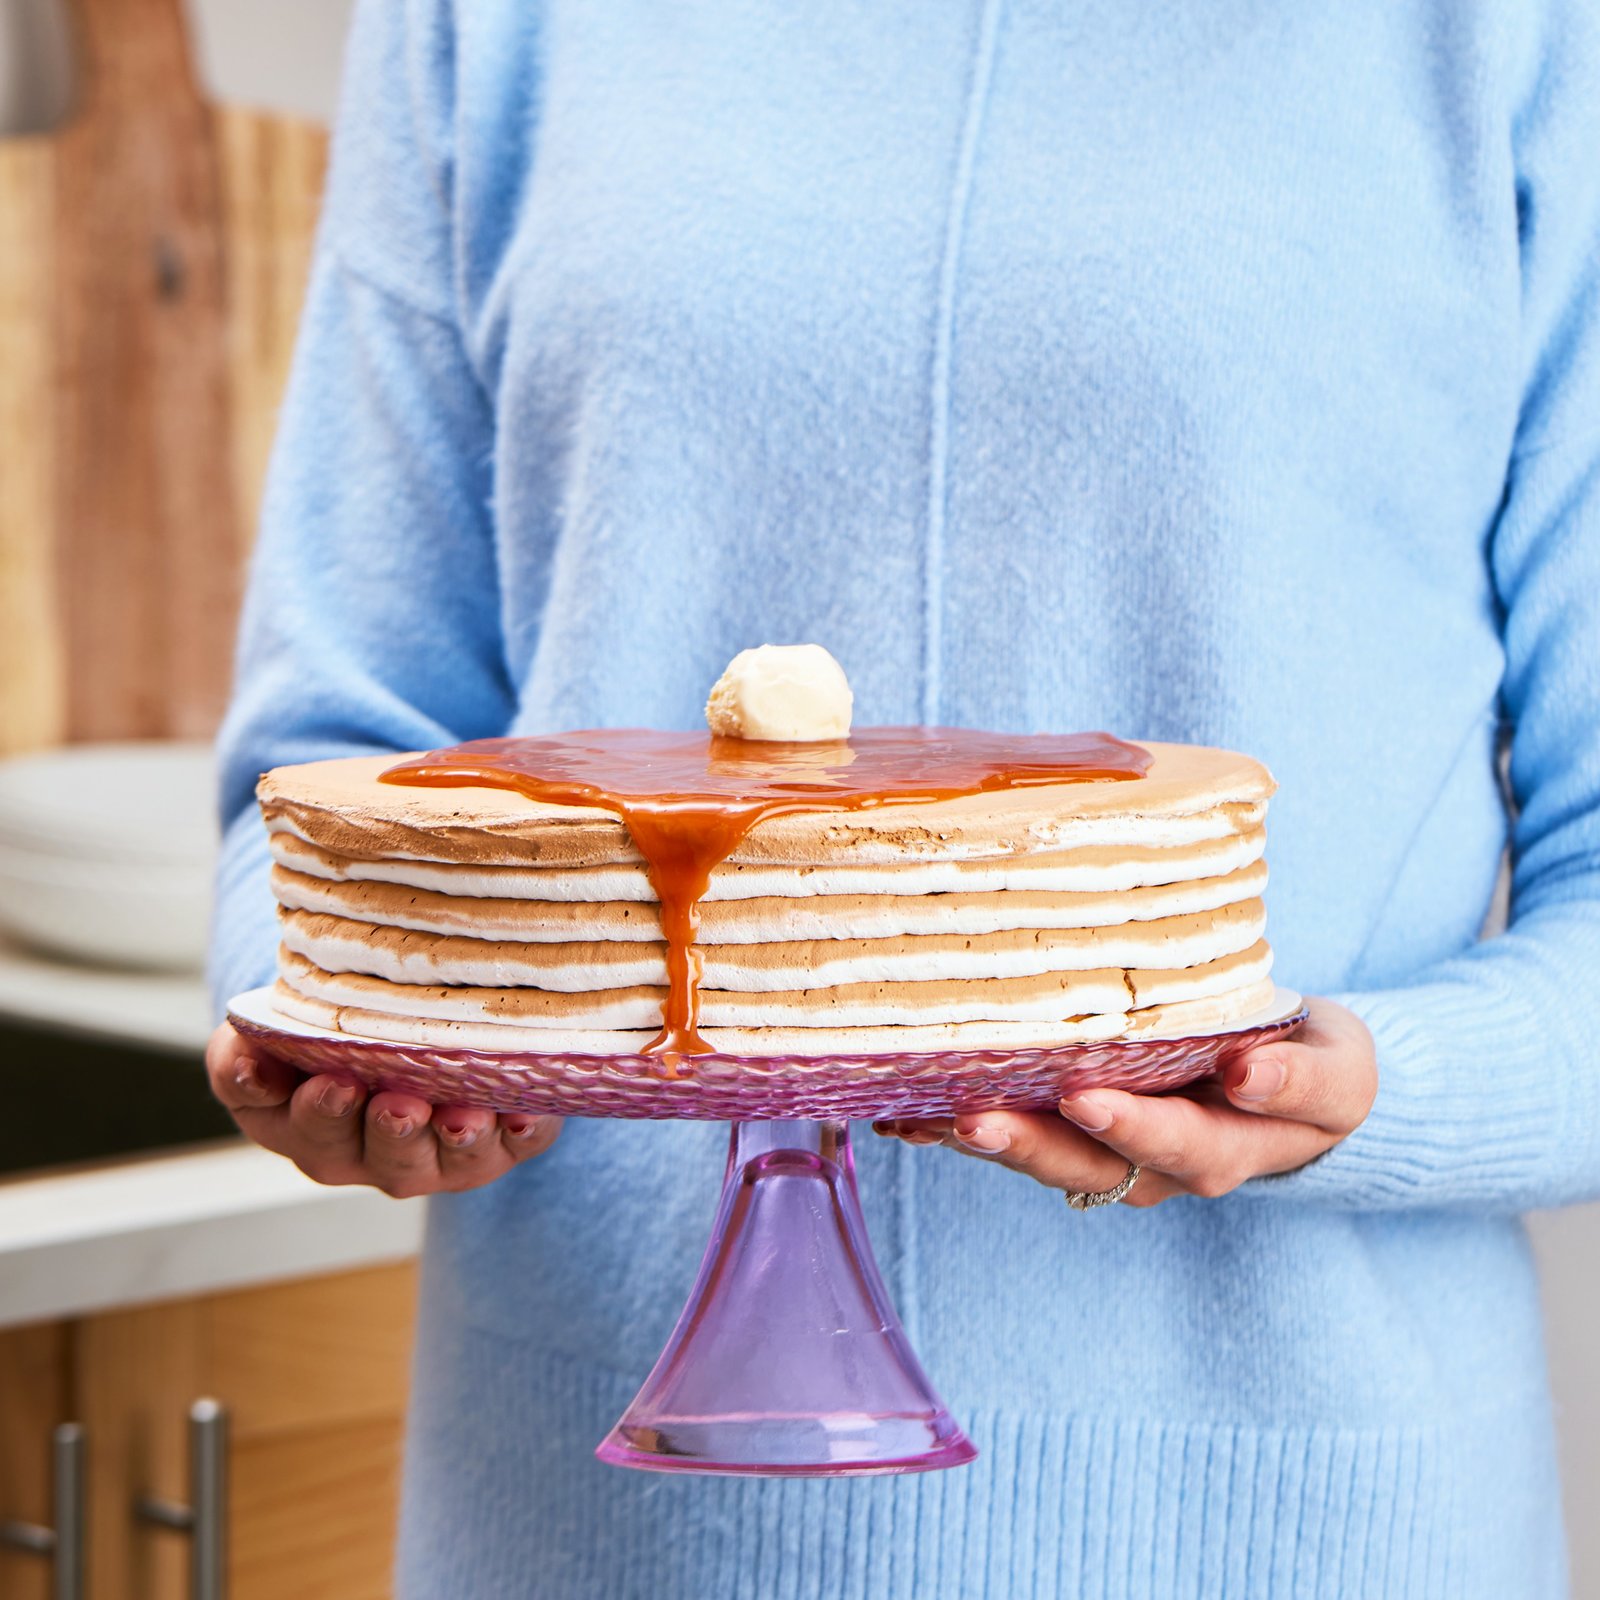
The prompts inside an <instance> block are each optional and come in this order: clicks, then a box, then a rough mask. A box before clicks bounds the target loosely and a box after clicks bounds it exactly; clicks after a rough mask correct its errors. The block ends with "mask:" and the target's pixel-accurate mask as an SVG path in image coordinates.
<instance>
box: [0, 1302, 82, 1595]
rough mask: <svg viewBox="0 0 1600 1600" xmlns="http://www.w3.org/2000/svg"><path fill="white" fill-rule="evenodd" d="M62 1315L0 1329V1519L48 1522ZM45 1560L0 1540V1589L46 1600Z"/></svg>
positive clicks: (63, 1358)
mask: <svg viewBox="0 0 1600 1600" xmlns="http://www.w3.org/2000/svg"><path fill="white" fill-rule="evenodd" d="M70 1375H71V1374H70V1367H69V1334H68V1329H67V1327H66V1325H65V1324H64V1323H41V1324H39V1325H37V1326H35V1327H28V1328H11V1329H6V1330H4V1331H0V1519H3V1520H11V1519H15V1520H17V1521H21V1522H33V1523H38V1524H39V1525H40V1526H43V1527H48V1526H49V1525H50V1522H51V1519H52V1517H53V1515H54V1508H53V1506H52V1505H51V1498H52V1493H51V1490H52V1486H51V1481H50V1436H51V1434H52V1433H53V1432H54V1430H55V1428H56V1425H57V1424H58V1423H62V1422H70V1421H71V1420H72V1418H71V1415H70V1413H69V1409H68V1408H69V1406H70V1404H71V1396H70V1393H69V1386H70ZM49 1594H50V1565H49V1563H48V1562H46V1561H41V1560H40V1559H39V1558H38V1556H34V1555H28V1554H26V1553H24V1552H22V1551H16V1550H8V1549H6V1548H5V1546H3V1545H0V1595H4V1596H5V1597H6V1600H49Z"/></svg>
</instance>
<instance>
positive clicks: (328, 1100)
mask: <svg viewBox="0 0 1600 1600" xmlns="http://www.w3.org/2000/svg"><path fill="white" fill-rule="evenodd" d="M365 1098H366V1095H365V1094H364V1092H363V1091H362V1089H361V1087H360V1085H359V1084H354V1083H347V1082H345V1081H344V1080H343V1079H341V1078H330V1077H326V1076H320V1075H319V1076H317V1077H314V1078H307V1079H306V1081H305V1082H304V1083H302V1084H301V1085H300V1087H299V1088H298V1089H296V1090H295V1092H294V1097H293V1098H292V1099H291V1100H290V1102H289V1106H288V1111H287V1113H286V1117H285V1120H286V1123H287V1128H286V1130H285V1133H284V1136H283V1142H282V1143H278V1144H273V1145H271V1146H269V1148H270V1149H274V1150H278V1151H281V1153H282V1154H284V1155H287V1156H289V1157H290V1158H291V1159H292V1160H293V1161H294V1163H295V1165H296V1166H297V1167H299V1168H300V1170H301V1171H302V1172H304V1173H305V1174H306V1176H307V1177H310V1178H315V1179H316V1180H317V1182H318V1183H360V1182H362V1170H361V1157H362V1144H363V1136H362V1128H361V1105H362V1102H363V1101H364V1100H365Z"/></svg>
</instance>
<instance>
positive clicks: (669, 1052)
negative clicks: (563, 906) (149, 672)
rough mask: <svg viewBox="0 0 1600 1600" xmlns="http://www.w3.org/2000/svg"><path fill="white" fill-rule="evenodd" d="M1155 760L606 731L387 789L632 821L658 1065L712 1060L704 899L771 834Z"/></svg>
mask: <svg viewBox="0 0 1600 1600" xmlns="http://www.w3.org/2000/svg"><path fill="white" fill-rule="evenodd" d="M1149 765H1150V756H1149V753H1148V751H1145V750H1142V749H1140V748H1139V746H1137V745H1132V744H1127V743H1125V742H1124V741H1123V740H1121V739H1115V738H1113V737H1112V736H1111V735H1110V734H1108V733H1074V734H1048V733H1039V734H1006V733H979V732H975V731H971V730H968V729H965V728H862V729H859V730H858V731H857V732H855V733H852V734H851V735H850V737H849V738H848V739H842V740H838V741H831V742H826V743H817V744H777V743H766V742H761V741H757V740H748V739H724V738H717V737H715V736H713V735H711V734H707V733H652V732H650V731H648V730H647V729H642V728H619V729H599V730H594V731H589V732H584V733H566V734H559V735H553V736H549V737H540V738H526V739H476V740H473V741H472V742H471V743H469V744H460V745H456V746H454V747H453V748H451V749H448V750H435V751H432V752H431V753H430V754H428V755H423V756H417V757H414V758H412V759H411V760H408V761H402V762H399V763H398V764H397V765H395V766H393V767H390V768H389V769H388V770H387V771H385V772H384V773H383V774H382V781H383V782H385V783H397V784H413V785H419V786H422V787H428V788H488V789H512V790H515V791H516V792H517V793H518V794H523V795H526V796H527V797H528V798H529V799H530V800H536V801H541V802H544V803H546V804H551V805H569V806H595V807H597V808H599V809H601V810H604V811H610V812H613V813H614V814H615V815H616V816H617V817H619V818H620V819H621V820H622V823H623V825H624V826H625V827H626V828H627V830H628V833H629V835H630V836H631V837H632V839H633V842H634V844H635V846H636V847H637V848H638V851H639V854H640V855H642V856H643V857H644V860H645V867H646V870H647V871H648V873H649V877H650V883H651V886H652V887H653V888H654V889H655V892H656V899H657V900H658V901H659V902H660V906H661V930H662V933H663V935H664V936H665V938H666V944H667V977H668V985H667V1000H666V1006H665V1008H664V1014H663V1017H662V1027H661V1032H660V1034H659V1035H658V1036H657V1037H656V1038H655V1039H654V1040H653V1041H652V1042H651V1043H650V1044H649V1045H648V1046H647V1048H646V1053H647V1054H651V1055H660V1056H664V1057H666V1058H667V1059H668V1063H669V1065H670V1063H671V1060H672V1058H674V1057H677V1056H687V1055H704V1054H706V1053H708V1052H709V1051H710V1049H711V1046H710V1045H708V1044H707V1043H706V1042H705V1040H704V1039H702V1038H701V1037H700V1032H699V1017H700V969H701V954H700V949H699V945H698V936H699V931H700V900H701V897H702V896H703V895H704V894H705V892H706V889H707V887H708V886H709V885H710V882H711V874H712V873H713V872H714V871H715V870H716V868H717V867H718V866H719V865H720V864H721V863H722V862H724V861H726V860H727V859H728V857H729V856H731V855H732V854H733V852H734V851H735V850H736V849H737V848H738V847H739V843H740V841H741V840H742V839H743V838H744V837H745V835H746V834H748V833H749V832H750V830H751V829H752V828H753V827H755V825H756V824H757V823H758V822H762V821H765V820H766V819H767V818H768V817H776V816H782V815H784V814H786V813H790V812H797V811H811V812H822V811H864V810H867V809H869V808H872V807H875V806H888V805H910V804H912V803H914V802H917V801H934V800H954V799H957V798H959V797H960V796H962V795H972V794H984V793H987V792H990V791H992V790H996V789H1020V788H1025V787H1029V786H1035V785H1038V784H1047V783H1091V782H1104V781H1123V780H1127V779H1131V778H1139V777H1142V776H1143V775H1144V773H1145V771H1146V770H1147V769H1148V767H1149Z"/></svg>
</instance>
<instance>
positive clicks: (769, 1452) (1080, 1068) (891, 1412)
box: [229, 989, 1306, 1477]
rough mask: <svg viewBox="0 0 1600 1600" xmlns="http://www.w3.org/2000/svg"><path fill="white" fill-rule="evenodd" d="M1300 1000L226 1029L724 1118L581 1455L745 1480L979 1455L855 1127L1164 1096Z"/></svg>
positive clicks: (429, 1092)
mask: <svg viewBox="0 0 1600 1600" xmlns="http://www.w3.org/2000/svg"><path fill="white" fill-rule="evenodd" d="M1305 1015H1306V1010H1305V1007H1304V1005H1303V1004H1302V1003H1301V1001H1300V997H1299V996H1298V995H1296V994H1293V993H1291V992H1289V991H1288V990H1285V989H1279V990H1278V991H1277V994H1276V996H1275V998H1274V1001H1273V1003H1272V1005H1271V1006H1270V1007H1269V1008H1268V1009H1267V1010H1265V1011H1263V1012H1262V1013H1260V1014H1259V1015H1257V1016H1254V1017H1251V1018H1248V1019H1246V1020H1245V1021H1244V1022H1242V1023H1238V1024H1236V1025H1234V1026H1232V1027H1229V1028H1227V1029H1225V1030H1219V1031H1217V1032H1212V1033H1201V1034H1191V1035H1188V1036H1185V1037H1182V1038H1160V1037H1140V1038H1135V1039H1123V1040H1114V1041H1111V1042H1107V1043H1100V1044H1079V1045H1067V1046H1058V1047H1052V1048H1041V1049H1027V1050H962V1051H942V1052H926V1053H917V1054H904V1055H856V1056H837V1055H836V1056H829V1057H825V1058H824V1057H806V1056H793V1055H784V1056H759V1057H735V1056H723V1055H713V1056H692V1057H680V1058H678V1060H677V1061H676V1063H675V1064H672V1065H669V1064H668V1063H667V1062H666V1061H664V1060H663V1059H662V1058H660V1057H655V1056H640V1055H634V1056H582V1055H559V1054H548V1055H539V1054H533V1053H523V1052H517V1051H510V1052H503V1053H500V1052H490V1051H485V1050H476V1049H466V1048H458V1047H453V1046H443V1045H437V1046H436V1045H415V1044H401V1043H394V1042H390V1041H386V1040H382V1039H377V1038H370V1037H365V1036H358V1035H352V1034H342V1033H334V1032H332V1031H330V1030H328V1029H325V1028H319V1027H316V1026H314V1025H312V1024H310V1023H303V1022H299V1021H297V1020H294V1019H292V1018H289V1017H286V1016H284V1015H283V1014H282V1013H280V1012H278V1011H277V1010H276V1009H275V1007H274V1006H273V1000H272V990H271V989H256V990H252V991H251V992H250V993H249V994H246V995H241V996H240V997H239V998H238V999H236V1000H235V1001H234V1002H233V1004H232V1005H231V1006H230V1008H229V1020H230V1021H231V1022H232V1023H233V1025H234V1027H235V1028H237V1029H238V1030H239V1031H240V1032H241V1033H243V1034H246V1035H248V1036H249V1037H251V1038H252V1039H254V1040H255V1041H256V1042H257V1043H258V1044H259V1045H260V1046H261V1047H262V1049H264V1050H265V1051H267V1052H268V1053H269V1054H271V1055H273V1056H275V1057H277V1058H279V1059H281V1060H284V1061H288V1062H290V1063H292V1064H293V1065H294V1066H296V1067H298V1068H300V1069H301V1070H302V1071H306V1072H317V1073H327V1074H329V1075H330V1076H333V1077H337V1078H343V1079H347V1080H350V1081H353V1082H357V1083H360V1084H361V1085H362V1086H363V1087H365V1088H366V1089H368V1090H377V1089H391V1090H398V1091H401V1092H403V1093H406V1094H414V1095H418V1096H420V1097H422V1098H423V1099H426V1100H429V1101H432V1102H433V1103H435V1104H439V1105H446V1104H450V1105H471V1106H482V1107H486V1108H489V1109H492V1110H495V1111H500V1112H524V1113H534V1114H538V1115H544V1116H548V1115H555V1116H563V1117H648V1118H691V1119H696V1120H707V1119H709V1120H716V1121H731V1122H732V1124H733V1129H732V1136H731V1138H730V1141H729V1148H728V1162H727V1167H726V1169H725V1171H724V1173H723V1183H722V1196H721V1199H720V1201H719V1202H718V1205H717V1214H716V1221H715V1222H714V1223H713V1225H712V1229H711V1241H710V1243H709V1244H708V1245H707V1247H706V1253H705V1258H704V1260H703V1261H702V1262H701V1264H700V1273H699V1276H698V1277H697V1278H696V1280H695V1283H694V1287H693V1289H692V1290H691V1291H690V1294H689V1299H688V1303H687V1304H686V1305H685V1307H684V1309H683V1313H682V1315H681V1316H680V1317H679V1318H678V1325H677V1327H676V1328H674V1330H673V1332H672V1337H671V1338H670V1339H669V1340H668V1341H667V1346H666V1349H665V1350H664V1351H663V1352H662V1354H661V1357H660V1359H659V1360H658V1361H657V1362H656V1364H655V1367H654V1369H653V1370H652V1371H651V1373H650V1376H649V1377H648V1378H646V1379H645V1383H644V1387H643V1388H642V1389H640V1391H639V1393H638V1395H637V1396H636V1397H635V1399H634V1401H633V1403H632V1404H631V1405H630V1406H629V1407H628V1409H627V1410H626V1411H625V1412H624V1413H623V1415H622V1418H621V1419H620V1420H619V1421H618V1423H617V1424H616V1426H615V1427H614V1428H613V1429H612V1430H611V1432H610V1433H609V1434H608V1435H607V1436H606V1438H605V1439H604V1440H603V1441H602V1443H601V1444H600V1447H599V1449H598V1450H597V1451H596V1452H595V1453H596V1454H597V1455H598V1456H599V1458H600V1459H601V1460H602V1461H606V1462H610V1463H611V1464H613V1465H615V1466H624V1467H644V1468H648V1469H651V1470H653V1471H663V1472H722V1473H746V1474H755V1475H760V1476H795V1477H825V1476H834V1475H842V1474H862V1473H889V1472H926V1471H929V1470H932V1469H935V1468H939V1467H954V1466H959V1465H961V1464H962V1463H963V1462H967V1461H970V1460H972V1459H973V1457H974V1456H975V1455H976V1454H977V1452H976V1450H975V1449H974V1448H973V1446H972V1444H971V1442H970V1441H969V1440H968V1439H967V1437H966V1435H965V1434H964V1433H963V1432H962V1431H961V1429H960V1428H959V1427H958V1426H957V1424H956V1422H955V1420H954V1418H953V1417H952V1416H951V1415H950V1413H949V1412H948V1411H947V1410H946V1408H945V1406H944V1403H943V1402H942V1401H941V1400H940V1399H939V1397H938V1395H937V1393H936V1392H935V1391H934V1389H933V1386H932V1385H931V1384H930V1383H929V1381H928V1379H927V1377H926V1375H925V1374H924V1373H923V1370H922V1366H921V1364H920V1363H919V1362H918V1360H917V1357H916V1354H915V1352H914V1351H913V1350H912V1348H911V1346H910V1344H909V1342H908V1341H907V1339H906V1336H905V1332H904V1330H903V1329H902V1328H901V1326H900V1320H899V1318H898V1317H897V1316H896V1315H895V1312H894V1307H893V1305H892V1303H891V1302H890V1299H889V1293H888V1290H887V1289H886V1288H885V1286H884V1282H883V1279H882V1277H881V1275H880V1274H879V1272H878V1268H877V1264H876V1262H875V1261H874V1260H873V1257H872V1247H871V1244H870V1243H869V1241H868V1239H867V1230H866V1224H865V1222H864V1220H863V1218H862V1215H861V1202H860V1199H859V1197H858V1196H857V1193H856V1179H855V1162H854V1159H853V1157H852V1155H851V1150H850V1129H849V1123H850V1121H851V1119H854V1118H884V1117H946V1116H952V1115H956V1114H958V1113H962V1112H971V1111H992V1110H997V1109H1008V1110H1042V1109H1048V1108H1050V1107H1053V1106H1054V1105H1055V1104H1056V1102H1057V1101H1058V1100H1059V1099H1060V1098H1061V1097H1062V1096H1063V1095H1065V1094H1073V1093H1077V1092H1079V1091H1081V1090H1084V1089H1095V1088H1113V1089H1129V1090H1134V1091H1137V1092H1141V1093H1159V1092H1161V1091H1164V1090H1170V1089H1179V1088H1182V1087H1184V1086H1185V1085H1187V1084H1192V1083H1195V1082H1196V1081H1198V1080H1199V1079H1201V1078H1203V1077H1205V1076H1206V1075H1207V1074H1209V1073H1211V1072H1214V1071H1215V1070H1216V1069H1217V1068H1219V1067H1220V1066H1221V1065H1222V1064H1223V1063H1224V1062H1225V1061H1226V1060H1227V1059H1228V1058H1229V1057H1230V1056H1232V1055H1235V1054H1237V1053H1238V1052H1239V1051H1241V1050H1245V1049H1248V1048H1250V1047H1251V1046H1253V1045H1256V1044H1260V1043H1262V1042H1264V1041H1265V1040H1268V1039H1273V1038H1278V1037H1280V1036H1282V1035H1283V1034H1286V1033H1288V1032H1290V1031H1291V1030H1292V1029H1293V1028H1295V1027H1296V1026H1298V1024H1299V1023H1300V1022H1301V1021H1303V1020H1304V1018H1305Z"/></svg>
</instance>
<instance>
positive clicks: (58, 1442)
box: [0, 1422, 84, 1600]
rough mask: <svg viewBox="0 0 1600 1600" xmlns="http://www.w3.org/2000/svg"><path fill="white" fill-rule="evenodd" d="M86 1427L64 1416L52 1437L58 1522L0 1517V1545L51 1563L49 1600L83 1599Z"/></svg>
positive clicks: (54, 1505)
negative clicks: (48, 1524) (49, 1523)
mask: <svg viewBox="0 0 1600 1600" xmlns="http://www.w3.org/2000/svg"><path fill="white" fill-rule="evenodd" d="M83 1467H84V1443H83V1429H82V1428H80V1427H79V1426H78V1424H77V1423H76V1422H63V1423H62V1424H61V1426H60V1427H59V1428H57V1429H56V1431H55V1433H54V1434H53V1435H51V1439H50V1483H51V1487H50V1496H51V1501H52V1505H51V1512H50V1514H51V1516H52V1517H53V1518H54V1521H55V1526H54V1527H50V1528H44V1527H40V1525H39V1524H38V1523H36V1522H17V1521H0V1545H4V1546H6V1547H7V1548H8V1549H11V1550H24V1551H26V1552H27V1553H28V1554H29V1555H36V1556H43V1557H44V1558H45V1559H46V1560H47V1561H49V1562H50V1563H51V1579H52V1581H51V1584H50V1600H83V1525H84V1524H83V1498H84V1471H83Z"/></svg>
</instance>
